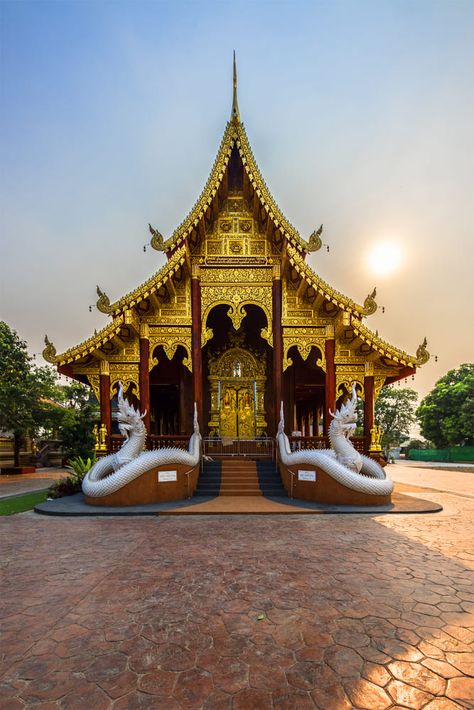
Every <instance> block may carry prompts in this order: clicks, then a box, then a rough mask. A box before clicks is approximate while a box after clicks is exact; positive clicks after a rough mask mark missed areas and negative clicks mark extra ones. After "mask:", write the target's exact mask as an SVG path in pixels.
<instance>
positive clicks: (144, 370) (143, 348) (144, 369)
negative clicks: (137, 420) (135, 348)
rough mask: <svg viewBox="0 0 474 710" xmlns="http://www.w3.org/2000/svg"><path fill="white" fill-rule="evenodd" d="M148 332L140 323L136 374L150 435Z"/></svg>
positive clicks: (144, 420) (145, 326)
mask: <svg viewBox="0 0 474 710" xmlns="http://www.w3.org/2000/svg"><path fill="white" fill-rule="evenodd" d="M149 338H150V332H149V327H148V323H140V367H139V373H138V379H139V387H140V410H141V413H142V414H143V412H145V411H146V414H145V416H144V417H143V423H144V424H145V427H146V430H147V432H148V434H149V433H150V340H149Z"/></svg>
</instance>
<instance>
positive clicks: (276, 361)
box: [272, 264, 283, 433]
mask: <svg viewBox="0 0 474 710" xmlns="http://www.w3.org/2000/svg"><path fill="white" fill-rule="evenodd" d="M272 319H273V323H272V331H273V391H274V400H273V401H274V405H273V406H274V422H275V433H276V431H277V428H278V422H279V420H280V403H281V393H282V386H281V383H282V374H283V330H282V325H281V269H280V264H275V265H274V267H273V284H272Z"/></svg>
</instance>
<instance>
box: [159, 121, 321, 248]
mask: <svg viewBox="0 0 474 710" xmlns="http://www.w3.org/2000/svg"><path fill="white" fill-rule="evenodd" d="M234 145H236V146H237V150H238V151H239V154H240V157H241V159H242V163H243V166H244V169H245V171H246V173H247V176H248V178H249V181H250V183H251V184H252V186H253V188H254V190H255V191H256V193H257V195H258V197H259V198H260V201H261V203H262V207H264V209H265V211H266V212H267V213H268V214H269V215H270V218H271V219H272V220H273V223H274V224H275V227H277V228H278V229H280V231H281V232H282V233H283V234H284V236H285V237H286V238H287V239H288V240H289V241H290V242H292V243H293V244H294V245H295V246H296V247H298V248H299V249H300V250H303V251H305V252H309V251H312V249H310V247H309V245H308V242H306V241H305V240H304V239H303V238H302V237H301V236H300V234H299V233H298V231H297V230H296V229H295V227H293V225H292V224H291V222H289V221H288V219H287V218H286V217H285V216H284V215H283V213H282V211H281V210H280V208H279V207H278V205H277V203H276V202H275V200H274V199H273V197H272V195H271V193H270V190H269V189H268V187H267V185H266V183H265V180H264V179H263V177H262V174H261V172H260V169H259V167H258V165H257V163H256V160H255V158H254V155H253V153H252V149H251V147H250V143H249V140H248V138H247V134H246V132H245V128H244V125H243V123H241V122H240V121H229V122H228V123H227V126H226V129H225V132H224V135H223V137H222V140H221V144H220V146H219V150H218V152H217V156H216V159H215V161H214V165H213V166H212V170H211V173H210V175H209V178H208V180H207V182H206V185H205V187H204V189H203V191H202V193H201V195H200V197H199V198H198V200H197V201H196V203H195V204H194V206H193V207H192V209H191V211H190V212H189V214H188V216H187V217H186V218H185V219H184V221H183V222H182V223H181V224H180V225H179V227H177V228H176V229H175V231H174V232H173V234H172V235H171V237H170V238H169V239H168V240H167V241H166V242H165V243H164V245H163V250H164V251H167V252H169V251H171V250H172V249H173V248H174V247H175V246H176V245H177V244H179V243H180V242H182V241H183V239H186V237H187V236H188V235H189V234H190V233H191V232H192V230H193V229H194V227H196V225H197V224H198V222H199V220H200V219H201V218H202V216H203V215H204V213H205V211H206V210H207V208H208V207H209V206H210V204H211V202H212V198H213V197H214V195H215V194H216V192H217V190H218V188H219V185H220V183H221V182H222V179H223V177H224V173H225V170H226V168H227V164H228V162H229V158H230V155H231V153H232V148H233V147H234Z"/></svg>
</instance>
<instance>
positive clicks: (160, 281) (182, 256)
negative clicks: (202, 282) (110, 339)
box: [109, 244, 187, 318]
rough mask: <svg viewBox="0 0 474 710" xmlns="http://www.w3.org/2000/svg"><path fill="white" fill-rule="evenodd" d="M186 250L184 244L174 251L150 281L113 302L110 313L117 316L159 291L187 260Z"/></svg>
mask: <svg viewBox="0 0 474 710" xmlns="http://www.w3.org/2000/svg"><path fill="white" fill-rule="evenodd" d="M186 252H187V247H186V245H185V244H183V246H182V247H180V248H179V249H177V250H176V251H175V252H174V254H173V255H172V256H171V257H170V259H169V261H168V262H167V263H166V264H165V265H164V266H163V267H162V268H161V269H160V270H159V271H157V272H156V274H154V275H153V276H151V277H150V278H149V279H148V281H145V283H143V284H142V285H141V286H138V287H137V288H136V289H134V290H133V291H130V293H127V295H126V296H123V297H122V298H120V299H119V300H118V301H116V302H115V303H112V304H111V305H110V307H109V313H111V314H112V315H113V316H114V318H115V316H116V315H117V314H118V313H121V312H122V311H124V310H126V309H128V308H133V306H135V305H136V304H137V303H140V301H143V300H144V299H145V298H148V297H149V296H151V294H152V293H155V291H158V289H159V288H161V286H163V285H164V284H165V283H166V282H167V281H169V279H170V278H171V277H172V276H173V274H174V273H176V271H178V269H179V268H180V267H181V266H182V265H183V264H184V262H185V261H186Z"/></svg>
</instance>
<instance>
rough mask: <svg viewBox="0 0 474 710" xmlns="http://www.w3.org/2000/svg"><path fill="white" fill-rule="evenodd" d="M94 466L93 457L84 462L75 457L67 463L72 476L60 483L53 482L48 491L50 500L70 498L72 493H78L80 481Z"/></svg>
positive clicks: (80, 458)
mask: <svg viewBox="0 0 474 710" xmlns="http://www.w3.org/2000/svg"><path fill="white" fill-rule="evenodd" d="M94 464H95V457H89V458H88V459H86V460H84V459H83V458H82V457H81V456H77V457H76V458H74V459H71V460H70V461H69V466H68V469H69V470H70V471H72V474H71V475H70V476H68V477H67V478H63V479H61V480H60V481H55V482H54V483H52V484H51V486H50V487H49V489H48V496H49V497H50V498H63V497H64V496H72V495H74V493H79V492H80V491H81V488H82V479H83V478H84V476H85V475H86V473H87V471H89V469H90V468H92V466H93V465H94Z"/></svg>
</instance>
